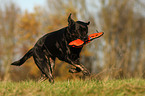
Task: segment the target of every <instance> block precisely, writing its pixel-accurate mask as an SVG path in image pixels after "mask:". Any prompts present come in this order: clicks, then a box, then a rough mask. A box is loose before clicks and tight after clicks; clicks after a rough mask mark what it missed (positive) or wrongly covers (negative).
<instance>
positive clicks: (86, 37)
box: [80, 36, 88, 42]
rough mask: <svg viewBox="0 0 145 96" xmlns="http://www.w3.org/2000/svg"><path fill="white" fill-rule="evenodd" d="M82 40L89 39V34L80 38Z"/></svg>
mask: <svg viewBox="0 0 145 96" xmlns="http://www.w3.org/2000/svg"><path fill="white" fill-rule="evenodd" d="M80 39H81V40H82V41H84V42H85V41H87V40H88V36H85V37H82V38H80Z"/></svg>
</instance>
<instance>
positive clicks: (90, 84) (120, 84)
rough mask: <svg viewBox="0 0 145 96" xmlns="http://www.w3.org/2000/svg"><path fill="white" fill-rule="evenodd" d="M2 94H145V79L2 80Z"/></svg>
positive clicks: (35, 95) (136, 95)
mask: <svg viewBox="0 0 145 96" xmlns="http://www.w3.org/2000/svg"><path fill="white" fill-rule="evenodd" d="M0 96H145V80H144V79H124V80H108V81H97V80H71V81H56V82H55V83H54V84H50V83H49V82H48V81H45V82H42V83H38V82H35V81H31V80H30V81H21V82H0Z"/></svg>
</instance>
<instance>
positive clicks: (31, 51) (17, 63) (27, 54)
mask: <svg viewBox="0 0 145 96" xmlns="http://www.w3.org/2000/svg"><path fill="white" fill-rule="evenodd" d="M32 55H33V48H32V49H30V50H29V51H28V52H27V53H26V54H25V55H24V56H23V57H22V58H21V59H20V60H18V61H15V62H13V63H12V64H11V65H15V66H21V65H22V64H23V63H24V62H25V61H26V60H27V59H29V58H30V57H31V56H32Z"/></svg>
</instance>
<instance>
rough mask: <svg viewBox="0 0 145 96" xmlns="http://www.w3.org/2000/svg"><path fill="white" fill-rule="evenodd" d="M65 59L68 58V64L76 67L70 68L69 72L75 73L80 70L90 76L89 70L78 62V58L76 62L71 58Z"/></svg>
mask: <svg viewBox="0 0 145 96" xmlns="http://www.w3.org/2000/svg"><path fill="white" fill-rule="evenodd" d="M67 60H69V62H70V64H72V65H73V66H75V67H76V69H74V68H71V69H70V70H69V72H71V73H77V72H80V71H82V73H83V74H84V75H85V76H90V72H89V71H88V70H87V69H86V68H85V67H84V66H83V65H82V64H80V62H79V60H78V62H77V63H74V62H73V61H72V60H71V59H69V58H67Z"/></svg>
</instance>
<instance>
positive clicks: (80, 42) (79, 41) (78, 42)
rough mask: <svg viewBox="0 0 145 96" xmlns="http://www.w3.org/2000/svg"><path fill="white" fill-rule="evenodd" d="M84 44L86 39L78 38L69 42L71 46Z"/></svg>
mask: <svg viewBox="0 0 145 96" xmlns="http://www.w3.org/2000/svg"><path fill="white" fill-rule="evenodd" d="M83 44H84V41H82V40H81V39H77V40H74V41H72V42H70V43H69V45H70V46H81V45H83Z"/></svg>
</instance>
